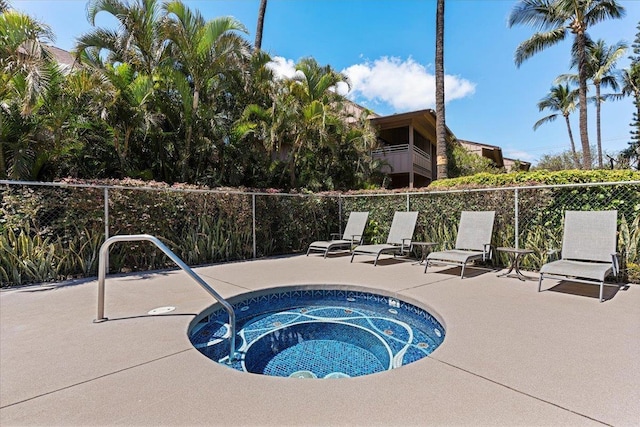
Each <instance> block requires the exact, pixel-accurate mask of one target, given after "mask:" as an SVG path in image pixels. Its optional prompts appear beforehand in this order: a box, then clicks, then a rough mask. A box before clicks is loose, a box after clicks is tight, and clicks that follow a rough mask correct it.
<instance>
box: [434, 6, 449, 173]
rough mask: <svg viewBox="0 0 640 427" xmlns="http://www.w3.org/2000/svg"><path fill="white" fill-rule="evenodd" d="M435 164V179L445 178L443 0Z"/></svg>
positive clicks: (439, 14)
mask: <svg viewBox="0 0 640 427" xmlns="http://www.w3.org/2000/svg"><path fill="white" fill-rule="evenodd" d="M435 65H436V159H437V160H436V166H437V179H444V178H447V128H446V124H445V123H446V122H445V112H444V101H445V100H444V0H438V4H437V10H436V64H435Z"/></svg>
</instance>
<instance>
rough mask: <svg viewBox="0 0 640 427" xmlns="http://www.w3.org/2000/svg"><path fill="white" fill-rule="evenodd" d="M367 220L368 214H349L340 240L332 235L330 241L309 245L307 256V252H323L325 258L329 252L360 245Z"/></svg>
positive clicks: (337, 236)
mask: <svg viewBox="0 0 640 427" xmlns="http://www.w3.org/2000/svg"><path fill="white" fill-rule="evenodd" d="M368 218H369V212H351V213H350V214H349V219H348V220H347V225H346V226H345V227H344V233H342V238H341V239H340V238H339V237H340V235H339V234H337V233H334V234H332V235H331V239H332V240H319V241H317V242H313V243H311V244H310V245H309V248H308V249H307V256H309V252H311V251H314V252H324V257H325V258H326V257H327V254H328V253H329V251H331V250H334V249H344V248H348V249H351V248H352V247H353V246H354V245H357V244H359V243H362V238H363V235H364V229H365V227H366V226H367V219H368Z"/></svg>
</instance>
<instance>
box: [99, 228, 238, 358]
mask: <svg viewBox="0 0 640 427" xmlns="http://www.w3.org/2000/svg"><path fill="white" fill-rule="evenodd" d="M136 241H148V242H151V243H153V244H154V245H156V246H157V247H158V248H159V249H160V250H161V251H162V252H164V253H165V255H167V256H168V257H169V258H171V260H172V261H173V262H175V263H176V264H177V265H178V267H180V268H181V269H182V270H184V272H185V273H187V274H188V275H189V276H191V278H192V279H193V280H195V281H196V282H197V283H198V284H199V285H200V286H202V287H203V288H204V290H206V291H207V292H209V294H211V296H212V297H213V298H215V300H216V301H218V302H219V303H220V304H222V307H224V309H225V310H226V312H227V313H228V314H229V332H230V334H231V335H230V336H229V362H233V360H234V359H235V354H236V314H235V312H234V311H233V306H232V305H231V304H229V303H228V302H227V301H226V300H225V299H224V298H222V297H221V296H220V294H218V293H217V292H216V291H214V290H213V288H211V286H209V284H207V282H205V281H204V280H203V279H202V278H201V277H200V276H198V275H197V274H196V273H195V272H194V271H193V270H192V269H191V267H189V266H188V265H187V264H185V263H184V261H182V260H181V259H180V258H178V256H177V255H176V254H175V253H173V252H172V251H171V249H169V248H168V247H166V246H165V244H164V243H162V242H161V241H160V240H158V238H157V237H154V236H151V235H150V234H130V235H120V236H113V237H110V238H108V239H107V240H105V242H104V243H103V244H102V246H100V258H99V260H98V315H97V317H96V319H95V320H94V321H93V322H94V323H100V322H104V321H107V320H109V319H108V318H106V317H104V286H105V279H106V276H107V267H108V266H107V263H106V259H107V255H108V253H109V246H111V245H112V244H113V243H115V242H136Z"/></svg>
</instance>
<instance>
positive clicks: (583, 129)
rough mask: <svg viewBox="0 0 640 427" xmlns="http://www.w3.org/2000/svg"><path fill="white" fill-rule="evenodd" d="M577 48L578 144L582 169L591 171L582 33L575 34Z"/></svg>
mask: <svg viewBox="0 0 640 427" xmlns="http://www.w3.org/2000/svg"><path fill="white" fill-rule="evenodd" d="M576 42H577V47H578V80H579V83H580V86H579V88H578V97H579V100H580V142H581V143H582V168H583V169H587V170H588V169H591V148H590V147H589V131H588V128H587V58H586V37H585V33H584V31H580V32H578V33H577V34H576Z"/></svg>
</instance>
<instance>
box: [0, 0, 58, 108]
mask: <svg viewBox="0 0 640 427" xmlns="http://www.w3.org/2000/svg"><path fill="white" fill-rule="evenodd" d="M53 40H54V34H53V32H52V31H51V28H49V27H48V26H47V25H45V24H42V23H40V22H38V21H37V20H35V19H33V18H31V17H30V16H28V15H25V14H23V13H20V12H17V11H14V10H7V11H5V12H3V13H2V14H1V15H0V73H1V74H0V99H4V97H5V96H7V94H8V93H9V92H11V91H12V80H13V78H14V77H15V76H17V75H22V76H23V77H24V79H25V83H26V84H27V87H26V88H25V89H26V90H25V91H24V92H23V98H22V100H21V101H22V108H23V114H28V113H29V110H30V109H31V108H32V107H33V105H34V103H35V102H36V99H37V98H38V96H39V94H40V92H41V91H43V90H46V87H47V83H48V78H49V75H48V73H47V69H46V68H47V64H48V63H49V62H50V59H51V58H50V54H49V52H48V51H47V49H46V43H48V42H52V41H53Z"/></svg>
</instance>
